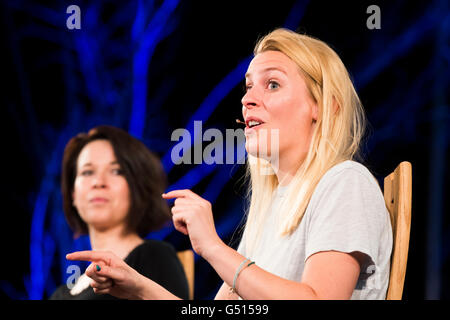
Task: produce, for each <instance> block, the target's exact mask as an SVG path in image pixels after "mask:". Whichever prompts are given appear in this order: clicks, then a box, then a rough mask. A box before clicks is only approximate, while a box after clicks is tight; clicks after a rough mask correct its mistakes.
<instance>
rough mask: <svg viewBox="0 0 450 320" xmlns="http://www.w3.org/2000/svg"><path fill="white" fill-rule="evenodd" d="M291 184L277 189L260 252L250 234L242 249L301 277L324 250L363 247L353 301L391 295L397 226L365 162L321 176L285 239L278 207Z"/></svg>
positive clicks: (277, 270)
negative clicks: (280, 232)
mask: <svg viewBox="0 0 450 320" xmlns="http://www.w3.org/2000/svg"><path fill="white" fill-rule="evenodd" d="M286 190H287V187H278V188H277V190H276V192H274V195H273V200H272V206H271V208H270V210H269V211H268V212H267V217H266V220H265V224H264V229H263V232H262V236H261V238H260V241H259V242H258V244H257V245H256V248H255V250H254V254H253V255H252V256H251V257H248V256H247V255H246V252H245V246H244V245H243V244H244V243H245V239H244V238H245V232H244V238H243V239H242V240H241V243H240V245H239V248H238V252H239V253H241V254H242V255H244V256H246V257H247V258H250V259H251V260H252V261H255V263H256V264H257V265H258V266H259V267H261V268H263V269H264V270H266V271H268V272H271V273H273V274H275V275H278V276H279V277H282V278H285V279H288V280H292V281H298V282H300V281H301V278H302V274H303V269H304V267H305V262H306V260H307V259H308V257H310V256H311V255H312V254H314V253H317V252H321V251H340V252H346V253H350V252H353V251H359V252H362V253H364V254H365V255H366V262H365V263H364V264H363V266H362V268H361V273H360V276H359V279H358V282H357V285H356V288H355V289H354V291H353V294H352V297H351V299H385V297H386V291H387V286H388V283H389V268H390V257H391V251H392V227H391V222H390V218H389V212H388V211H387V209H386V205H385V202H384V198H383V194H382V192H381V190H380V187H379V185H378V183H377V181H376V180H375V178H374V177H373V176H372V174H371V173H370V172H369V170H368V169H367V168H366V167H365V166H363V165H362V164H360V163H358V162H355V161H350V160H348V161H344V162H342V163H340V164H338V165H336V166H334V167H333V168H331V169H330V170H328V171H327V172H326V173H325V175H324V176H323V177H322V178H321V180H320V181H319V183H318V184H317V187H316V189H315V190H314V193H313V195H312V197H311V200H310V202H309V204H308V207H307V209H306V211H305V214H304V216H303V218H302V220H301V222H300V224H299V226H298V227H297V229H296V230H295V231H294V232H293V233H292V234H291V235H289V236H285V237H280V236H279V235H278V231H277V229H276V226H277V218H278V217H277V208H278V207H279V203H280V201H281V199H282V197H283V196H284V194H285V192H286Z"/></svg>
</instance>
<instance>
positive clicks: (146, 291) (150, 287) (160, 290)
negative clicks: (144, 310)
mask: <svg viewBox="0 0 450 320" xmlns="http://www.w3.org/2000/svg"><path fill="white" fill-rule="evenodd" d="M136 295H137V297H136V298H137V299H139V300H181V298H179V297H177V296H175V295H174V294H172V293H171V292H169V291H168V290H166V289H165V288H164V287H162V286H160V285H159V284H157V283H156V282H155V281H153V280H151V279H148V278H146V277H144V276H142V278H141V280H140V281H139V285H138V290H137V292H136Z"/></svg>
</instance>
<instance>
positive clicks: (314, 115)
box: [312, 103, 319, 122]
mask: <svg viewBox="0 0 450 320" xmlns="http://www.w3.org/2000/svg"><path fill="white" fill-rule="evenodd" d="M318 117H319V107H318V106H317V103H314V104H313V105H312V119H313V120H314V122H316V121H317V118H318Z"/></svg>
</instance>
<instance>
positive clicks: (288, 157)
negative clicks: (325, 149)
mask: <svg viewBox="0 0 450 320" xmlns="http://www.w3.org/2000/svg"><path fill="white" fill-rule="evenodd" d="M298 151H299V150H298V149H292V152H290V153H287V152H284V153H283V154H281V153H280V157H279V161H278V164H277V168H274V171H275V174H276V176H277V180H278V185H280V186H287V185H288V184H289V183H290V182H291V181H292V178H293V177H294V176H295V174H296V173H297V170H298V168H300V166H301V164H302V163H303V161H304V159H305V157H306V155H304V154H299V152H298Z"/></svg>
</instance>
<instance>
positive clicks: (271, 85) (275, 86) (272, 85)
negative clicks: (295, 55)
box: [269, 80, 280, 90]
mask: <svg viewBox="0 0 450 320" xmlns="http://www.w3.org/2000/svg"><path fill="white" fill-rule="evenodd" d="M279 87H280V84H279V83H278V82H276V81H273V80H270V81H269V89H271V90H274V89H278V88H279Z"/></svg>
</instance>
